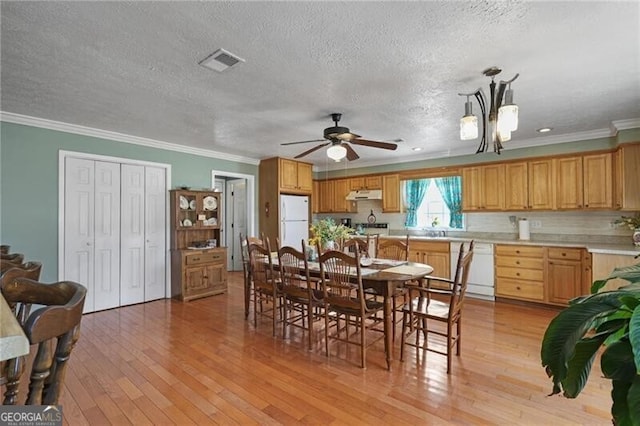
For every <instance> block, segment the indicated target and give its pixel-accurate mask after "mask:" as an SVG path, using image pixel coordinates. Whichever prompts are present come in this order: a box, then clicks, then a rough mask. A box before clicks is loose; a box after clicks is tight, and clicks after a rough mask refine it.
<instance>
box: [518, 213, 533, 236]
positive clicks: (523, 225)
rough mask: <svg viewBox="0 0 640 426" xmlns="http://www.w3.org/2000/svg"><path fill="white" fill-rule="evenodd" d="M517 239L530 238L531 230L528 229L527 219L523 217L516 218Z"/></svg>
mask: <svg viewBox="0 0 640 426" xmlns="http://www.w3.org/2000/svg"><path fill="white" fill-rule="evenodd" d="M518 239H519V240H530V239H531V232H530V231H529V221H528V220H527V219H525V218H522V219H519V220H518Z"/></svg>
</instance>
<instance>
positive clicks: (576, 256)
mask: <svg viewBox="0 0 640 426" xmlns="http://www.w3.org/2000/svg"><path fill="white" fill-rule="evenodd" d="M549 259H566V260H581V259H582V250H581V249H576V248H562V247H549Z"/></svg>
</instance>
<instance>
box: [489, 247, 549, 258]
mask: <svg viewBox="0 0 640 426" xmlns="http://www.w3.org/2000/svg"><path fill="white" fill-rule="evenodd" d="M496 254H497V255H501V256H518V257H540V258H542V256H543V255H544V247H536V246H512V245H506V244H503V245H500V244H498V245H497V246H496Z"/></svg>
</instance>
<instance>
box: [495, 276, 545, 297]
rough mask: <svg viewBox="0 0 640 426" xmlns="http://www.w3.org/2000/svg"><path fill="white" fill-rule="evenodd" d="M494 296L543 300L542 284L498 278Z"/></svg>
mask: <svg viewBox="0 0 640 426" xmlns="http://www.w3.org/2000/svg"><path fill="white" fill-rule="evenodd" d="M496 296H506V297H514V298H522V299H531V300H543V299H544V289H543V286H542V283H537V282H531V281H515V280H510V279H506V278H498V279H497V280H496Z"/></svg>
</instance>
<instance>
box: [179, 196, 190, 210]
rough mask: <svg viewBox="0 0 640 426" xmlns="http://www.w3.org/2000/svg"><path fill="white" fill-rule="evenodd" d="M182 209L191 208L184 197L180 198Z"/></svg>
mask: <svg viewBox="0 0 640 426" xmlns="http://www.w3.org/2000/svg"><path fill="white" fill-rule="evenodd" d="M180 208H181V209H182V210H187V209H188V208H189V200H187V198H186V197H185V196H184V195H181V196H180Z"/></svg>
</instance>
